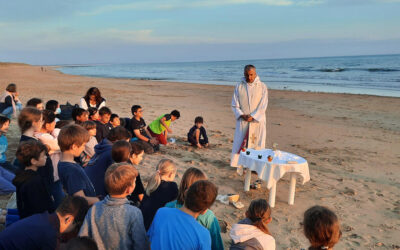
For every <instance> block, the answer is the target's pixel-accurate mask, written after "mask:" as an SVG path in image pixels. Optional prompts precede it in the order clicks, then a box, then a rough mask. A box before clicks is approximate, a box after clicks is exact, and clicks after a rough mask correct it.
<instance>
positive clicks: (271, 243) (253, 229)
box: [230, 199, 275, 250]
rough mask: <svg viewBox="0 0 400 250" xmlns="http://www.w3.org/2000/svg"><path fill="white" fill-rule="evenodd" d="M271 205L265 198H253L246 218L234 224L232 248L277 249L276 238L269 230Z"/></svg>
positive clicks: (231, 249) (232, 249)
mask: <svg viewBox="0 0 400 250" xmlns="http://www.w3.org/2000/svg"><path fill="white" fill-rule="evenodd" d="M271 220H272V218H271V207H270V206H269V204H268V202H267V201H266V200H264V199H258V200H253V201H252V202H251V203H250V206H249V208H248V209H247V211H246V219H244V220H241V221H239V222H238V223H237V224H235V225H233V226H232V229H231V232H230V236H231V238H232V240H233V244H232V246H231V248H230V250H239V249H250V248H251V249H264V250H275V239H274V237H272V236H271V233H270V232H269V230H268V227H267V225H268V223H270V222H271Z"/></svg>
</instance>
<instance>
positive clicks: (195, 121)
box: [194, 116, 203, 124]
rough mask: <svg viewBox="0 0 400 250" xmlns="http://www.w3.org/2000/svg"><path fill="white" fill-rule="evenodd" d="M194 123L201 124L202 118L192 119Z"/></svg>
mask: <svg viewBox="0 0 400 250" xmlns="http://www.w3.org/2000/svg"><path fill="white" fill-rule="evenodd" d="M194 123H195V124H196V123H203V117H201V116H197V117H196V118H194Z"/></svg>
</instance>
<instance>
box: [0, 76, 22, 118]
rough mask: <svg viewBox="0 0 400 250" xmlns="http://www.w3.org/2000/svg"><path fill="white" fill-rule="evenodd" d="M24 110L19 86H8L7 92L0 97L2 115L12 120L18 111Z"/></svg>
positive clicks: (12, 84)
mask: <svg viewBox="0 0 400 250" xmlns="http://www.w3.org/2000/svg"><path fill="white" fill-rule="evenodd" d="M21 109H22V104H21V102H20V101H19V99H18V92H17V85H15V83H10V84H8V86H7V88H6V91H5V92H4V93H3V94H2V95H1V96H0V113H2V114H3V115H5V116H7V117H8V118H11V116H12V115H14V116H16V114H17V110H21Z"/></svg>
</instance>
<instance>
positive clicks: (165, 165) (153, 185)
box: [146, 159, 176, 196]
mask: <svg viewBox="0 0 400 250" xmlns="http://www.w3.org/2000/svg"><path fill="white" fill-rule="evenodd" d="M172 173H176V166H175V163H174V162H173V161H172V160H169V159H162V160H161V161H160V162H159V163H158V164H157V167H156V173H155V174H153V175H152V176H151V177H150V179H149V182H148V183H147V187H146V194H147V196H150V194H151V193H152V192H154V191H156V190H157V188H158V187H159V186H160V184H161V177H163V176H167V175H169V174H172Z"/></svg>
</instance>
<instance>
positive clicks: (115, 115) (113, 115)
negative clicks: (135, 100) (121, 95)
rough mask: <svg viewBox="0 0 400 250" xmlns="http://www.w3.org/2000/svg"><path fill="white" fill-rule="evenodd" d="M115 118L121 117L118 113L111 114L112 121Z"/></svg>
mask: <svg viewBox="0 0 400 250" xmlns="http://www.w3.org/2000/svg"><path fill="white" fill-rule="evenodd" d="M114 118H118V119H119V116H118V115H117V114H111V116H110V121H113V120H114Z"/></svg>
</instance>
